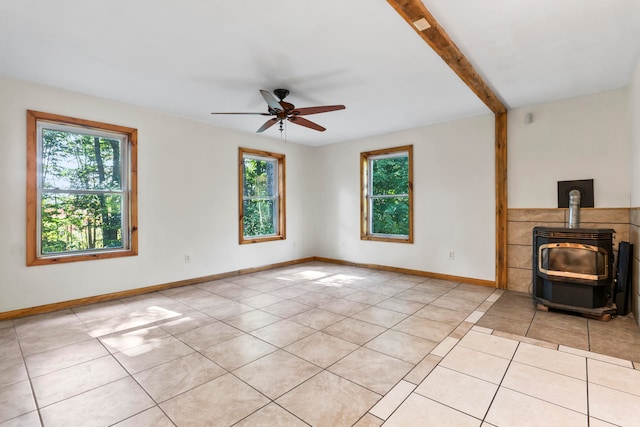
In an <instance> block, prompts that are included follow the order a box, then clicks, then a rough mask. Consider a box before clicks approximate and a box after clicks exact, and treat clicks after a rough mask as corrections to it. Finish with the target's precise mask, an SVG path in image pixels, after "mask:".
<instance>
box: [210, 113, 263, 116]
mask: <svg viewBox="0 0 640 427" xmlns="http://www.w3.org/2000/svg"><path fill="white" fill-rule="evenodd" d="M211 114H243V115H249V116H272V115H273V114H269V113H211Z"/></svg>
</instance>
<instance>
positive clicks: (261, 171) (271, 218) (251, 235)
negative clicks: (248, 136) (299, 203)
mask: <svg viewBox="0 0 640 427" xmlns="http://www.w3.org/2000/svg"><path fill="white" fill-rule="evenodd" d="M240 160H241V161H240V181H239V182H240V189H241V192H242V194H241V198H240V218H241V230H240V231H241V235H240V243H255V242H258V241H265V240H274V239H284V156H283V155H280V154H273V153H266V152H261V151H256V150H249V149H246V148H241V149H240Z"/></svg>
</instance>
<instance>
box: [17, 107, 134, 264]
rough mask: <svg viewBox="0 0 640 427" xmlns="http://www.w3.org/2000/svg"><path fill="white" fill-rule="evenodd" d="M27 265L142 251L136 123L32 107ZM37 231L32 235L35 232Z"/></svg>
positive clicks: (29, 122) (29, 115) (29, 143)
mask: <svg viewBox="0 0 640 427" xmlns="http://www.w3.org/2000/svg"><path fill="white" fill-rule="evenodd" d="M27 118H28V128H29V129H28V131H29V133H28V135H29V138H28V147H29V148H28V184H27V198H28V206H32V204H33V206H35V209H36V210H35V212H32V211H30V212H28V216H27V229H28V235H29V242H28V245H27V246H28V248H27V252H28V255H27V260H28V261H27V263H28V265H34V264H46V263H50V262H68V261H76V260H85V259H96V258H102V257H113V256H126V255H135V254H136V253H137V234H136V230H137V212H136V211H137V210H136V209H135V201H136V200H137V194H136V182H135V168H134V166H135V162H136V135H137V131H136V130H135V129H131V128H123V127H120V126H115V125H108V124H104V123H98V122H89V121H86V120H81V119H73V118H69V117H64V116H56V115H51V114H47V113H39V112H35V111H30V112H28V116H27ZM32 239H33V240H32Z"/></svg>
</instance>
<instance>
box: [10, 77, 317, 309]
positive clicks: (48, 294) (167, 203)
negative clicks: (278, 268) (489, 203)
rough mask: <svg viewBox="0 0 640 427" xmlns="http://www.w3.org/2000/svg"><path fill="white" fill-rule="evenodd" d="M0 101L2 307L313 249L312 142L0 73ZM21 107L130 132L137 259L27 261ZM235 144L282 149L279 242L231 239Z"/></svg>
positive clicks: (234, 267)
mask: <svg viewBox="0 0 640 427" xmlns="http://www.w3.org/2000/svg"><path fill="white" fill-rule="evenodd" d="M0 99H1V100H2V101H1V102H0V138H1V140H0V188H1V189H2V190H1V191H2V193H1V195H0V199H1V200H2V204H0V237H1V239H2V243H3V244H2V245H0V312H3V311H9V310H14V309H20V308H26V307H33V306H38V305H42V304H49V303H54V302H58V301H66V300H71V299H75V298H82V297H87V296H92V295H99V294H105V293H110V292H117V291H121V290H127V289H133V288H139V287H144V286H151V285H155V284H161V283H167V282H172V281H177V280H181V279H189V278H194V277H201V276H206V275H210V274H216V273H221V272H227V271H233V270H238V269H242V268H249V267H256V266H261V265H266V264H272V263H277V262H282V261H289V260H294V259H299V258H303V257H308V256H313V255H315V250H314V245H313V243H314V240H315V239H314V237H315V236H314V235H313V230H311V231H310V230H309V228H308V223H307V221H306V218H305V213H306V212H307V206H309V205H310V204H311V203H313V195H312V194H311V193H310V192H309V191H308V188H307V187H308V185H309V183H310V180H311V179H313V177H312V176H310V175H309V173H308V171H307V169H306V165H308V164H310V163H311V162H312V160H313V157H312V155H313V149H312V148H310V147H305V146H301V145H297V144H293V143H290V142H289V143H286V144H283V143H281V142H279V141H277V140H272V139H266V138H264V137H259V136H252V135H244V134H240V133H237V132H233V131H229V130H224V129H220V128H217V127H214V126H211V125H207V124H205V123H198V122H193V121H189V120H185V119H181V118H177V117H173V116H169V115H165V114H161V113H157V112H153V111H150V110H146V109H142V108H138V107H134V106H131V105H124V104H120V103H115V102H110V101H106V100H103V99H98V98H94V97H89V96H84V95H80V94H77V93H71V92H66V91H62V90H57V89H54V88H49V87H44V86H38V85H34V84H30V83H25V82H21V81H17V80H13V79H6V78H2V77H0ZM27 109H32V110H39V111H45V112H49V113H55V114H62V115H68V116H72V117H79V118H84V119H90V120H96V121H102V122H107V123H113V124H119V125H123V126H130V127H134V128H137V129H138V143H139V149H138V158H139V163H138V185H139V205H138V210H139V218H138V219H139V256H137V257H128V258H119V259H111V260H100V261H88V262H76V263H68V264H60V265H51V266H36V267H26V266H25V235H26V231H25V227H26V225H25V198H26V195H25V191H26V189H25V188H26V184H25V182H26V181H25V168H26V110H27ZM239 146H244V147H249V148H256V149H265V150H272V151H274V152H278V153H283V154H285V155H286V156H287V159H286V160H287V240H285V241H277V242H269V243H261V244H253V245H242V246H240V245H239V244H238V231H237V215H238V208H237V203H238V202H237V158H238V147H239ZM185 254H189V255H190V257H191V262H190V263H188V264H186V263H185V262H184V255H185Z"/></svg>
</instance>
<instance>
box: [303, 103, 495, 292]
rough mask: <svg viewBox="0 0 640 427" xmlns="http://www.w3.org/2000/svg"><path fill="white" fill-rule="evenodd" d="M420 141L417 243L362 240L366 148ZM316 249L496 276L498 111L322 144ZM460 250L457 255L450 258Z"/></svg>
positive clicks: (342, 255) (419, 267)
mask: <svg viewBox="0 0 640 427" xmlns="http://www.w3.org/2000/svg"><path fill="white" fill-rule="evenodd" d="M409 144H413V155H414V158H413V170H414V193H413V194H414V214H415V218H414V243H413V244H403V243H386V242H374V241H363V240H360V176H359V174H360V153H361V152H363V151H370V150H376V149H382V148H390V147H397V146H402V145H409ZM316 163H317V165H318V175H319V177H321V179H322V181H324V182H325V185H323V186H322V188H320V191H319V192H318V212H319V215H320V218H321V221H320V223H321V224H322V230H320V232H319V233H318V236H319V237H318V250H317V252H318V253H317V255H319V256H323V257H328V258H336V259H341V260H346V261H351V262H359V263H372V264H379V265H387V266H395V267H402V268H409V269H416V270H422V271H430V272H437V273H442V274H450V275H456V276H462V277H471V278H476V279H483V280H494V279H495V271H494V270H495V225H494V224H495V187H494V174H495V170H494V118H493V115H486V116H482V117H475V118H471V119H465V120H458V121H455V122H450V123H443V124H439V125H435V126H428V127H423V128H418V129H412V130H408V131H404V132H398V133H393V134H388V135H381V136H378V137H373V138H368V139H366V140H358V141H351V142H346V143H341V144H334V145H329V146H323V147H318V148H317V153H316ZM449 251H455V259H454V260H453V261H450V260H449V259H448V253H449Z"/></svg>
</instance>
